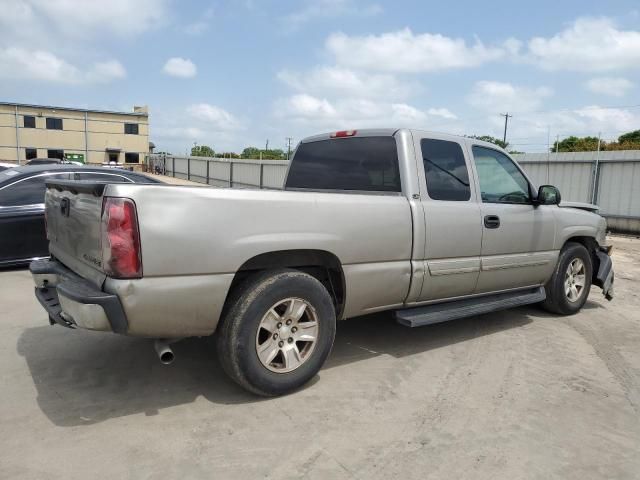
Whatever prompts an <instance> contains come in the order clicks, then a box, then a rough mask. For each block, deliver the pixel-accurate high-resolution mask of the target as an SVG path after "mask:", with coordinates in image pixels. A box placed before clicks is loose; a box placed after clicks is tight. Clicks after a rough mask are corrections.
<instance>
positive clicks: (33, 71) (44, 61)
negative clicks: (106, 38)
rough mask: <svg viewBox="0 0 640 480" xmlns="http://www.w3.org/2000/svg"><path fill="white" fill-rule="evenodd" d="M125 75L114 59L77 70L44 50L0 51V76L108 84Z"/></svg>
mask: <svg viewBox="0 0 640 480" xmlns="http://www.w3.org/2000/svg"><path fill="white" fill-rule="evenodd" d="M125 76H126V71H125V69H124V67H123V66H122V64H121V63H120V62H118V61H116V60H108V61H105V62H97V63H94V64H93V65H91V66H89V67H87V68H85V69H81V68H78V67H77V66H75V65H73V64H71V63H69V62H67V61H66V60H64V59H63V58H60V57H58V56H56V55H54V54H53V53H51V52H48V51H45V50H29V49H25V48H19V47H8V48H0V77H1V78H9V79H18V80H20V79H23V80H36V81H50V82H56V83H66V84H72V85H73V84H82V83H108V82H110V81H112V80H118V79H121V78H124V77H125Z"/></svg>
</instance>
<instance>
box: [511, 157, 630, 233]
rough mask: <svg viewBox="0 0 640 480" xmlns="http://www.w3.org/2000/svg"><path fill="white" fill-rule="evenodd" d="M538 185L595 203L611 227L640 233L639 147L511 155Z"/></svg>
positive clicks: (567, 199)
mask: <svg viewBox="0 0 640 480" xmlns="http://www.w3.org/2000/svg"><path fill="white" fill-rule="evenodd" d="M514 158H515V159H516V161H517V162H518V163H519V164H520V165H522V167H523V168H524V169H525V171H526V172H527V174H528V175H529V176H530V177H531V179H532V180H533V181H534V182H535V183H537V184H538V185H542V184H551V185H555V186H556V187H558V188H559V189H560V193H561V194H562V199H563V200H566V201H573V202H586V203H595V204H596V205H598V206H599V207H600V214H601V215H602V216H604V217H606V218H607V223H608V225H609V227H610V228H611V229H613V230H617V231H621V232H629V233H640V150H621V151H611V152H568V153H549V154H546V153H524V154H520V155H514Z"/></svg>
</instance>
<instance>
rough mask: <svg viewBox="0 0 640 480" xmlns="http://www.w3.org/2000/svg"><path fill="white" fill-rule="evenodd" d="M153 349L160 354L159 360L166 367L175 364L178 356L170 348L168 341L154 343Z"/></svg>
mask: <svg viewBox="0 0 640 480" xmlns="http://www.w3.org/2000/svg"><path fill="white" fill-rule="evenodd" d="M153 347H154V348H155V349H156V353H157V354H158V358H159V359H160V362H161V363H163V364H164V365H169V364H171V363H173V361H174V360H175V358H176V356H175V355H174V353H173V350H172V349H171V347H170V346H169V342H168V341H167V340H156V341H155V342H154V343H153Z"/></svg>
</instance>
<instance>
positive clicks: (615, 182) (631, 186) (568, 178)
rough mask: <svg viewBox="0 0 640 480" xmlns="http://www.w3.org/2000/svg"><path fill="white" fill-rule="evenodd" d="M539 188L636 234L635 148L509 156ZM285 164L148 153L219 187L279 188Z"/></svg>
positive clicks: (638, 182)
mask: <svg viewBox="0 0 640 480" xmlns="http://www.w3.org/2000/svg"><path fill="white" fill-rule="evenodd" d="M514 158H515V159H516V160H517V161H518V163H519V164H520V165H522V167H523V168H524V169H525V171H526V172H527V174H528V175H529V176H530V177H531V178H532V180H533V181H534V182H535V183H537V184H538V185H542V184H551V185H555V186H556V187H558V188H559V189H560V192H561V194H562V198H563V199H564V200H566V201H573V202H585V203H595V204H597V205H599V206H600V213H601V214H602V215H603V216H605V217H606V218H607V221H608V224H609V227H610V228H612V229H614V230H617V231H623V232H630V233H640V150H624V151H613V152H571V153H549V154H546V153H525V154H518V155H514ZM287 165H288V162H287V161H286V160H243V159H242V160H241V159H223V158H205V157H176V156H168V155H166V156H165V155H151V156H150V158H149V166H150V169H151V170H152V171H159V170H161V171H164V173H165V174H166V175H170V176H174V177H178V178H183V179H187V180H192V181H194V182H200V183H206V184H209V185H212V186H218V187H234V188H256V187H258V188H269V189H281V188H282V186H283V184H284V178H285V175H286V171H287Z"/></svg>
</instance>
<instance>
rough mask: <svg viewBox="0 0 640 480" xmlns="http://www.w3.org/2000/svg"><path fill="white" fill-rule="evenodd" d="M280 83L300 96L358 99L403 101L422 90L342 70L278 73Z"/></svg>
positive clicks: (385, 77)
mask: <svg viewBox="0 0 640 480" xmlns="http://www.w3.org/2000/svg"><path fill="white" fill-rule="evenodd" d="M278 79H279V80H281V81H282V82H283V83H285V84H286V85H288V86H290V87H292V88H293V89H295V90H297V91H299V92H305V93H306V92H309V93H312V94H314V95H338V96H349V97H355V98H360V97H364V98H380V97H385V98H387V99H390V98H393V99H403V98H406V97H407V96H409V94H410V93H414V94H415V93H416V91H418V90H419V87H418V86H417V85H415V84H413V83H408V82H400V81H399V80H398V79H397V78H396V77H395V76H393V75H389V74H363V73H361V72H357V71H354V70H351V69H348V68H342V67H336V66H332V67H327V66H322V67H316V68H314V69H312V70H310V71H308V72H302V73H298V72H292V71H289V70H282V71H280V72H278Z"/></svg>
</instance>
